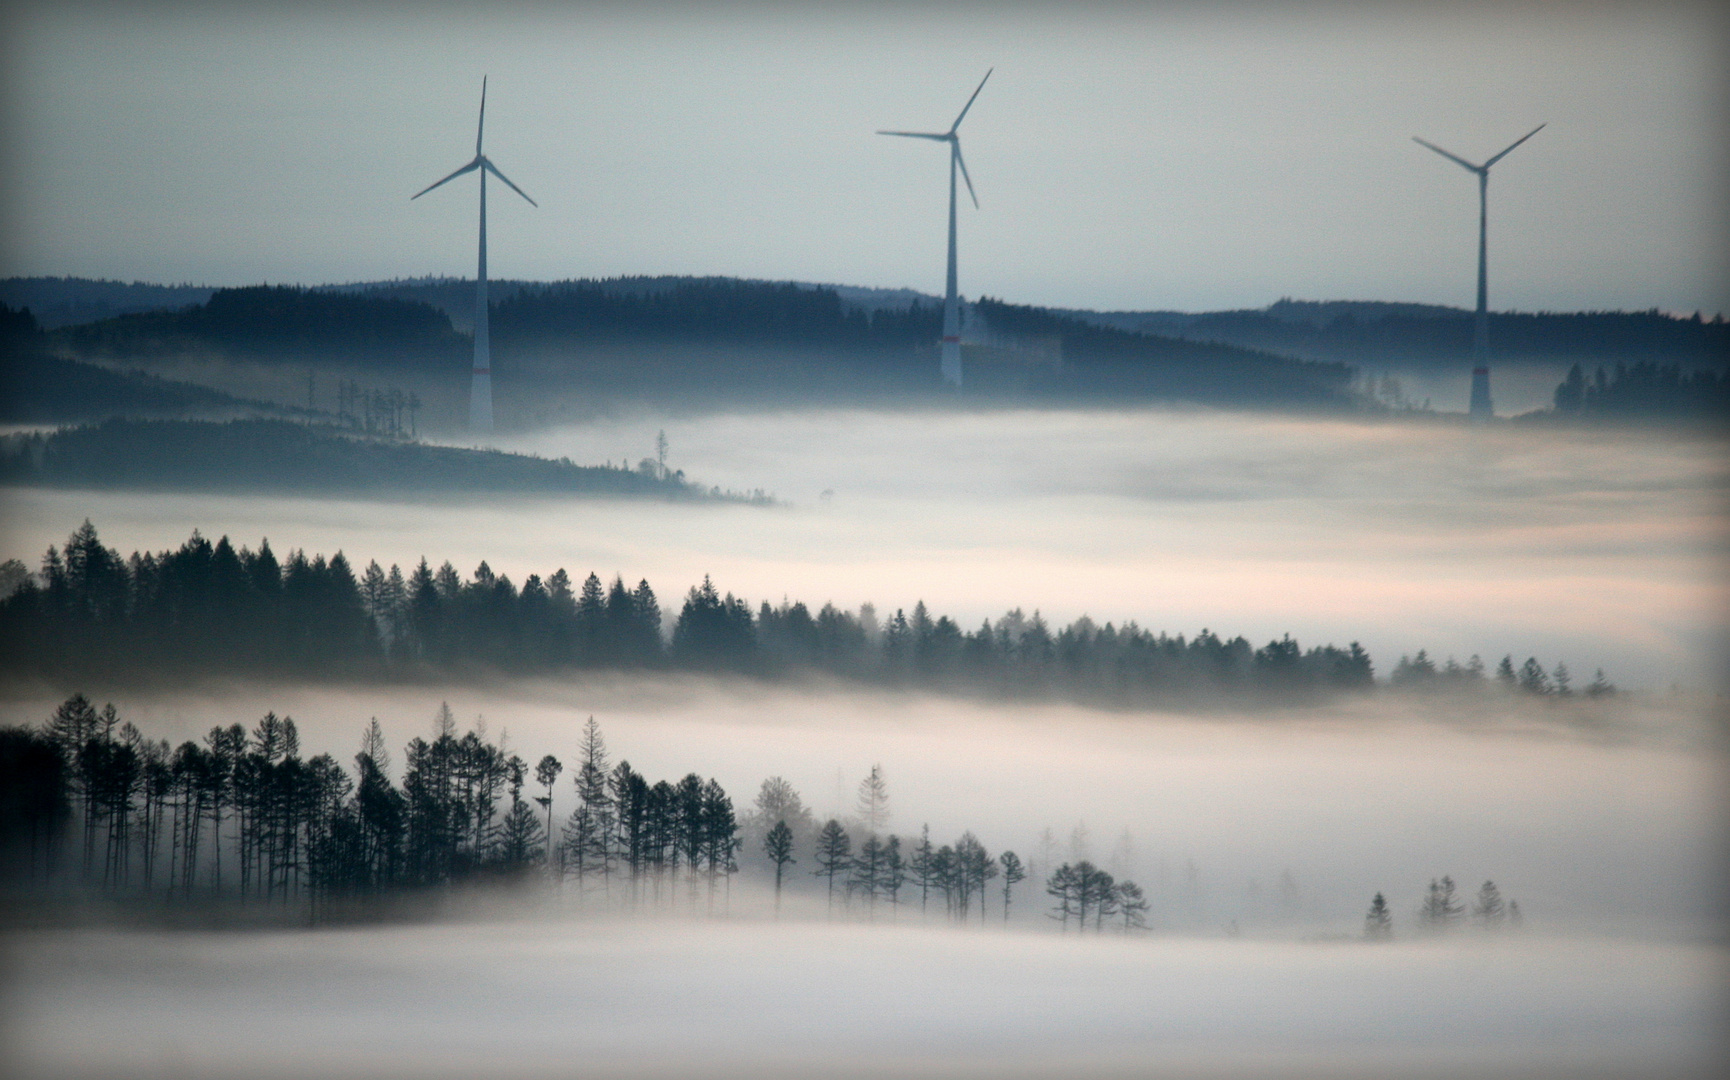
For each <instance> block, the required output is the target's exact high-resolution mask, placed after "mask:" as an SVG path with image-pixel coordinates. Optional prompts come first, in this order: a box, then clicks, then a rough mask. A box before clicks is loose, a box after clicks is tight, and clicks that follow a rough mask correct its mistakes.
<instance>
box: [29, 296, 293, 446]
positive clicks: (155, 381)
mask: <svg viewBox="0 0 1730 1080" xmlns="http://www.w3.org/2000/svg"><path fill="white" fill-rule="evenodd" d="M289 411H293V410H285V409H282V408H280V407H278V406H275V405H271V404H267V403H265V402H260V401H248V400H244V399H241V398H237V397H233V396H231V395H229V394H224V393H222V392H221V391H218V390H212V389H210V388H208V387H203V386H194V385H193V384H191V383H185V382H176V381H173V380H171V379H162V378H158V377H157V376H154V375H148V374H146V373H144V372H142V371H110V370H109V369H107V368H103V367H98V366H96V365H95V364H86V363H81V362H79V361H76V360H68V359H65V358H64V357H59V356H54V355H52V354H51V353H49V351H48V339H47V337H46V336H45V335H44V334H43V333H42V332H41V330H40V329H39V328H38V327H37V325H36V320H35V319H34V318H33V317H32V316H31V314H30V312H29V311H27V310H19V309H15V308H10V307H7V306H6V305H5V304H0V423H6V424H67V423H80V422H84V421H92V420H103V419H106V418H108V417H110V416H132V417H157V418H160V417H193V416H197V417H204V418H210V417H221V418H224V419H226V418H229V417H234V416H247V415H259V414H261V413H262V414H266V415H278V414H282V413H284V412H289Z"/></svg>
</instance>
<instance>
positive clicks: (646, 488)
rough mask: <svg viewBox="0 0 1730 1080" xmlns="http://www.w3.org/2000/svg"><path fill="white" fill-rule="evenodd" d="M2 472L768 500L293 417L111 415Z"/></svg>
mask: <svg viewBox="0 0 1730 1080" xmlns="http://www.w3.org/2000/svg"><path fill="white" fill-rule="evenodd" d="M0 482H3V483H8V484H18V485H27V486H41V487H77V488H88V489H98V490H101V489H117V488H118V489H138V490H158V491H270V492H285V493H298V494H311V495H355V494H370V495H382V496H385V497H409V496H415V495H435V494H460V493H471V494H480V493H485V494H488V495H497V494H541V495H605V496H632V497H650V498H666V499H715V498H726V499H731V500H744V501H754V502H760V503H767V502H769V501H771V500H770V499H769V497H768V496H766V495H764V494H762V493H761V492H758V493H756V494H754V495H743V496H742V495H732V494H728V493H723V492H720V491H718V490H714V489H704V488H701V487H699V486H697V485H695V484H692V483H689V482H687V481H686V480H685V478H684V475H683V474H682V473H671V472H667V471H666V470H664V469H662V468H660V467H659V466H655V465H654V463H652V462H651V463H649V465H647V466H642V467H639V468H637V469H635V470H632V469H626V468H610V467H605V468H604V467H600V466H583V465H575V464H572V463H571V462H570V461H568V460H565V459H560V460H558V461H553V460H550V459H547V458H539V457H531V456H529V455H526V454H508V453H504V452H502V451H498V450H469V449H463V448H461V447H453V446H433V445H429V444H426V443H420V442H413V441H409V440H404V439H389V438H365V437H359V436H356V435H353V434H351V433H350V432H348V431H345V430H343V429H340V428H334V427H315V426H311V425H307V424H298V423H291V422H289V421H286V420H259V419H251V420H231V421H227V422H222V423H216V422H210V421H203V420H124V419H114V420H107V421H104V422H103V423H101V424H93V425H88V426H84V427H75V428H63V429H60V430H58V431H53V432H47V433H32V434H18V435H10V436H6V437H5V438H4V439H0Z"/></svg>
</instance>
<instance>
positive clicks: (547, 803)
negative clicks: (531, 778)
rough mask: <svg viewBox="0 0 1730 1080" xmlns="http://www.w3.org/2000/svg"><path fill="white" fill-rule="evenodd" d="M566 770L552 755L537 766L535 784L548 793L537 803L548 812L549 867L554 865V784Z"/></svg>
mask: <svg viewBox="0 0 1730 1080" xmlns="http://www.w3.org/2000/svg"><path fill="white" fill-rule="evenodd" d="M564 768H565V767H564V766H563V765H562V764H560V763H559V759H558V758H556V757H554V756H553V755H551V754H548V755H546V756H545V757H543V758H541V760H540V763H539V764H537V765H536V766H535V783H537V784H540V785H541V786H542V787H544V788H546V789H547V793H546V794H545V795H541V796H537V797H536V798H535V801H536V802H537V803H540V804H541V806H542V807H543V808H544V809H545V810H546V812H547V829H546V837H547V853H546V859H547V865H548V866H551V865H552V864H553V783H554V782H555V781H557V780H558V778H559V773H561V772H563V771H564Z"/></svg>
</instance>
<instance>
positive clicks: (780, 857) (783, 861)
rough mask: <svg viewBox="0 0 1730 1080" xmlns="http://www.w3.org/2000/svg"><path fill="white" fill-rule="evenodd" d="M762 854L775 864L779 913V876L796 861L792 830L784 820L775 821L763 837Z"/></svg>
mask: <svg viewBox="0 0 1730 1080" xmlns="http://www.w3.org/2000/svg"><path fill="white" fill-rule="evenodd" d="M763 851H764V854H766V855H768V856H769V861H770V862H772V863H774V864H775V913H776V914H777V915H779V914H780V913H781V876H782V874H783V872H784V871H785V870H786V868H787V867H788V866H789V865H791V864H793V863H796V862H798V861H799V860H798V859H795V858H794V857H793V830H792V829H789V828H788V827H787V823H786V822H785V821H777V822H775V826H774V827H773V828H771V829H770V830H769V834H768V835H767V836H766V837H764V839H763Z"/></svg>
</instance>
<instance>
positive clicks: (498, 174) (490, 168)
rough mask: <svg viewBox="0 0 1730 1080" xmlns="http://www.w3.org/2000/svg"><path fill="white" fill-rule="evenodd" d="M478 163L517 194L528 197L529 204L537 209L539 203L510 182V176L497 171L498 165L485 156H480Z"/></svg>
mask: <svg viewBox="0 0 1730 1080" xmlns="http://www.w3.org/2000/svg"><path fill="white" fill-rule="evenodd" d="M480 163H481V168H483V169H485V170H486V171H487V172H490V173H492V174H493V175H494V176H496V177H498V178H499V179H500V180H503V181H504V182H505V183H506V184H509V185H510V189H511V190H512V191H514V192H516V193H517V194H518V195H521V196H522V197H523V198H525V199H528V202H529V205H530V206H532V207H534V208H535V209H537V210H539V209H540V208H541V204H540V203H538V202H536V201H535V200H533V199H529V197H528V194H527V193H526V192H524V191H523V189H522V188H520V187H518V186H516V185H515V184H512V183H511V178H510V177H508V176H506V175H505V174H504V173H502V172H499V170H498V166H496V165H494V164H493V163H492V162H490V161H488V160H487V159H486V158H481V159H480Z"/></svg>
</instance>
